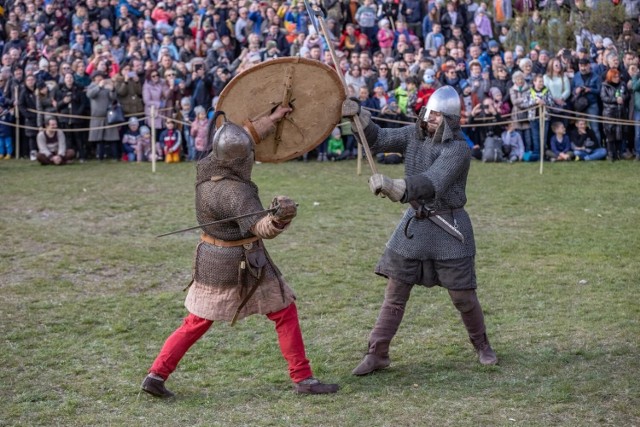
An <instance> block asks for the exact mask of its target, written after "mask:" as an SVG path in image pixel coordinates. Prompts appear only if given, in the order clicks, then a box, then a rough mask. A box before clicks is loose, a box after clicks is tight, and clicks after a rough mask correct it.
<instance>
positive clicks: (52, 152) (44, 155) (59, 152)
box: [36, 117, 76, 166]
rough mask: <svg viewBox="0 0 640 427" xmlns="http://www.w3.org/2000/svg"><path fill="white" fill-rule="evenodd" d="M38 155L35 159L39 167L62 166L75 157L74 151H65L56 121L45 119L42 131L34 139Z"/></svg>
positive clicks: (64, 143)
mask: <svg viewBox="0 0 640 427" xmlns="http://www.w3.org/2000/svg"><path fill="white" fill-rule="evenodd" d="M36 140H37V143H38V154H37V155H36V159H37V160H38V161H39V162H40V164H41V165H43V166H44V165H64V164H66V163H70V162H71V161H73V159H74V158H75V156H76V153H75V151H73V150H71V149H67V142H66V139H65V137H64V132H62V131H61V130H60V129H58V120H56V119H55V118H54V117H47V119H46V121H45V128H44V130H42V131H40V132H39V133H38V136H37V137H36Z"/></svg>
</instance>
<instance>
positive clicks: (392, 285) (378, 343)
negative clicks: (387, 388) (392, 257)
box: [352, 279, 413, 375]
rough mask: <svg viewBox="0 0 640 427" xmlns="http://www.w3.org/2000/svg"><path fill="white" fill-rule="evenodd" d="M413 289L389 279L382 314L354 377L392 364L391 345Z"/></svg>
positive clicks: (370, 336)
mask: <svg viewBox="0 0 640 427" xmlns="http://www.w3.org/2000/svg"><path fill="white" fill-rule="evenodd" d="M412 287H413V285H408V284H406V283H401V282H397V281H395V280H393V279H389V282H388V283H387V289H386V291H385V296H384V302H383V303H382V307H381V308H380V314H378V319H377V320H376V324H375V326H374V327H373V330H372V331H371V334H370V335H369V350H368V352H367V354H366V355H365V357H364V359H363V360H362V362H360V364H359V365H358V366H357V367H356V368H355V369H354V370H353V372H352V374H353V375H366V374H369V373H371V372H373V371H377V370H379V369H384V368H386V367H388V366H389V365H390V364H391V360H390V359H389V345H390V344H391V340H392V339H393V337H394V336H395V335H396V332H397V331H398V328H399V327H400V323H402V318H403V317H404V309H405V307H406V305H407V301H408V300H409V295H410V294H411V288H412Z"/></svg>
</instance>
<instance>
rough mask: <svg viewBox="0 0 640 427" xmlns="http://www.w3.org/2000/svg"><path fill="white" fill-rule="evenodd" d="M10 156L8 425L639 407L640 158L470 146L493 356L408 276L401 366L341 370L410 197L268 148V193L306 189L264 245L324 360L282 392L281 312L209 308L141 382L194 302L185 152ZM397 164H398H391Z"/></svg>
mask: <svg viewBox="0 0 640 427" xmlns="http://www.w3.org/2000/svg"><path fill="white" fill-rule="evenodd" d="M150 169H151V168H150V165H136V164H122V163H117V164H116V163H104V164H99V163H96V162H90V163H86V164H82V165H71V166H67V167H62V168H56V167H40V166H37V165H35V164H34V163H30V162H27V161H15V160H14V161H2V162H0V233H1V236H2V237H1V241H2V244H1V245H0V259H1V261H0V336H1V340H0V351H1V353H0V354H1V355H2V363H0V399H1V401H2V403H0V425H3V426H4V425H7V426H34V425H46V426H49V425H60V426H97V425H100V426H103V425H104V426H106V425H109V426H148V425H160V426H218V425H219V426H241V425H242V426H243V425H248V426H306V425H322V426H477V425H481V426H548V425H561V426H590V425H612V426H634V425H635V426H637V425H640V379H639V378H640V376H639V372H640V352H639V348H638V344H639V341H640V339H639V337H640V309H639V306H638V289H639V283H640V264H639V262H638V261H639V257H638V254H639V252H640V231H639V229H640V227H639V218H640V209H639V203H638V201H639V196H640V185H639V184H638V182H639V181H638V178H639V177H640V169H639V165H638V164H637V163H634V162H617V163H614V164H610V163H605V162H598V163H595V164H588V163H582V162H581V163H569V164H559V163H555V164H548V165H545V170H544V175H540V174H539V173H538V166H537V165H531V164H513V165H507V164H482V163H479V162H476V163H473V165H472V168H471V173H470V176H469V182H468V186H467V190H468V191H467V195H468V199H469V203H468V204H467V209H468V211H469V213H470V215H471V218H472V220H473V223H474V227H475V232H476V241H477V244H478V254H477V258H476V264H477V274H478V283H479V290H478V294H479V297H480V300H481V302H482V304H483V307H484V310H485V315H486V322H487V327H488V333H489V338H490V339H491V342H492V344H493V347H494V349H495V350H496V352H497V353H498V356H499V357H500V365H499V366H497V367H490V368H486V367H481V366H480V365H479V364H478V363H477V362H476V358H475V354H474V352H473V350H472V347H471V344H470V343H469V341H468V338H467V337H466V333H465V331H464V327H463V325H462V323H461V321H460V320H459V317H458V314H457V311H456V310H455V308H454V307H453V306H452V304H451V302H450V300H449V298H448V296H447V294H446V292H445V291H444V290H442V289H424V288H416V289H415V290H414V292H413V295H412V298H411V300H410V302H409V306H408V308H407V312H406V315H405V320H404V322H403V324H402V326H401V328H400V331H399V333H398V335H397V337H396V339H395V340H394V342H393V344H392V353H391V358H392V361H393V363H392V366H391V368H389V369H388V370H386V371H383V372H381V373H378V374H374V375H370V376H367V377H362V378H359V377H353V376H351V375H350V372H351V369H353V367H354V366H355V365H356V364H357V363H358V362H359V360H360V359H361V357H362V356H363V354H364V352H365V350H366V342H367V336H368V333H369V330H370V328H371V327H372V325H373V323H374V321H375V319H376V316H377V312H378V308H379V306H380V304H381V302H382V298H383V291H384V283H385V282H384V280H383V279H381V278H379V277H377V276H375V275H374V274H373V268H374V266H375V263H376V262H377V259H378V257H379V256H380V254H381V253H382V250H383V247H384V244H385V242H386V240H387V238H388V237H389V235H390V234H391V232H392V230H393V229H394V227H395V224H396V223H397V221H399V219H400V216H401V213H402V211H403V206H401V205H399V204H393V203H391V202H389V201H388V200H386V199H379V198H375V197H373V196H372V195H371V194H370V192H369V190H368V187H367V184H366V181H367V176H366V172H367V170H366V163H365V164H364V165H363V171H364V172H365V174H363V175H362V176H357V175H356V174H355V163H354V162H348V163H322V164H320V163H316V162H313V163H311V162H310V163H302V162H289V163H286V164H282V165H272V164H260V165H256V167H255V169H254V180H255V182H256V183H257V184H258V185H259V186H260V188H261V196H262V197H263V200H264V202H265V204H266V203H268V202H269V201H270V199H271V198H272V197H273V196H274V195H276V194H286V195H288V196H290V197H291V198H293V199H294V200H296V201H297V202H298V203H299V204H300V206H299V214H298V217H297V218H296V221H295V222H294V225H293V226H292V228H291V229H290V230H289V231H288V232H287V233H285V234H283V235H282V236H280V237H279V238H277V239H275V240H273V241H270V242H267V246H268V248H269V250H270V253H271V255H272V257H273V258H274V260H275V261H276V263H277V264H278V265H279V267H280V268H281V270H282V271H283V273H284V274H285V276H286V278H287V280H288V281H289V283H290V284H291V285H292V287H293V288H294V289H295V290H296V292H297V295H298V310H299V312H300V317H301V323H302V328H303V333H304V336H305V340H306V344H307V353H308V357H309V358H310V359H311V360H312V365H313V367H314V370H315V374H316V376H318V377H319V378H321V379H323V380H327V381H336V382H338V383H340V384H341V386H342V389H341V391H340V392H339V393H338V394H336V395H331V396H297V395H295V394H294V393H293V392H292V389H291V384H290V381H289V379H288V376H287V373H286V364H285V362H284V360H283V359H282V357H281V355H280V353H279V349H278V346H277V342H276V335H275V332H274V331H273V325H272V324H271V322H270V321H269V320H268V319H266V318H264V317H261V316H253V317H251V318H248V319H246V320H245V321H242V322H240V323H239V324H238V325H236V326H235V327H233V328H231V327H230V326H229V325H227V324H215V325H214V326H213V328H212V329H211V330H210V331H209V332H208V334H207V335H205V337H204V338H203V339H202V340H201V341H200V342H198V343H197V344H196V345H195V346H194V347H193V348H192V349H191V351H190V352H189V353H187V356H186V357H185V358H184V359H183V361H182V363H181V365H180V366H179V368H178V370H177V371H176V372H175V374H174V375H173V376H172V377H171V379H170V380H169V382H168V383H167V385H168V387H169V388H170V389H171V390H173V391H174V392H176V393H177V395H178V396H177V398H176V399H172V400H171V401H161V400H157V399H153V398H151V397H150V396H148V395H146V394H145V393H140V392H139V386H140V383H141V381H142V379H143V378H144V376H145V373H146V370H147V369H148V367H149V365H150V364H151V362H152V361H153V359H154V357H155V356H156V354H157V352H158V350H159V349H160V346H161V345H162V343H163V341H164V339H165V338H166V337H167V335H168V334H169V333H170V332H172V331H173V330H174V329H175V328H176V327H177V326H178V325H179V323H180V321H181V319H182V317H183V316H184V315H185V314H186V310H185V309H184V307H183V300H184V296H185V294H184V293H183V292H182V289H183V288H184V287H185V285H187V284H188V282H189V280H190V274H191V263H192V253H193V249H194V247H195V244H196V242H197V240H198V233H197V232H195V231H194V232H189V233H185V234H182V235H178V236H171V237H165V238H161V239H157V238H155V237H154V236H155V235H157V234H160V233H163V232H167V231H171V230H174V229H178V228H183V227H187V226H190V225H193V224H195V216H194V209H193V205H194V203H193V188H194V186H193V180H194V165H193V164H179V165H164V164H161V165H159V166H158V172H157V173H155V174H152V173H151V172H150ZM380 169H381V172H383V173H386V174H389V175H391V176H394V177H399V176H401V174H402V172H403V169H402V166H381V167H380Z"/></svg>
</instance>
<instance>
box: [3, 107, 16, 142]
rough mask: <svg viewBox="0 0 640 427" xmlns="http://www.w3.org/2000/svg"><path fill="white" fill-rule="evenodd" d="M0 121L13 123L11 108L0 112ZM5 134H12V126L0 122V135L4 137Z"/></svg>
mask: <svg viewBox="0 0 640 427" xmlns="http://www.w3.org/2000/svg"><path fill="white" fill-rule="evenodd" d="M0 121H3V122H9V123H14V122H15V121H16V120H15V117H14V116H13V113H12V112H11V110H8V109H7V110H4V111H2V112H1V113H0ZM7 136H13V127H12V126H9V125H5V124H4V123H0V137H3V138H4V137H7Z"/></svg>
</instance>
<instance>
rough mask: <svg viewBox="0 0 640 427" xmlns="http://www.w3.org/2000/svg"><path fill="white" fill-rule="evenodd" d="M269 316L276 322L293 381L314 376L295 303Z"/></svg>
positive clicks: (281, 348)
mask: <svg viewBox="0 0 640 427" xmlns="http://www.w3.org/2000/svg"><path fill="white" fill-rule="evenodd" d="M267 317H268V318H269V319H270V320H273V321H274V322H275V327H276V332H277V333H278V342H279V343H280V351H281V352H282V355H283V356H284V358H285V359H286V361H287V364H288V365H289V376H290V377H291V379H292V380H293V382H295V383H298V382H300V381H302V380H306V379H307V378H309V377H310V376H312V375H313V374H312V372H311V366H310V365H309V360H308V359H307V356H306V354H305V350H304V341H303V339H302V331H301V330H300V322H299V321H298V309H297V308H296V305H295V303H291V304H290V305H289V306H288V307H287V308H284V309H282V310H280V311H276V312H275V313H269V314H268V315H267Z"/></svg>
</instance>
